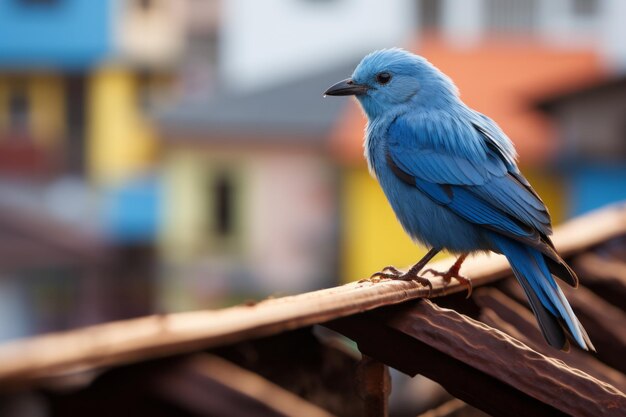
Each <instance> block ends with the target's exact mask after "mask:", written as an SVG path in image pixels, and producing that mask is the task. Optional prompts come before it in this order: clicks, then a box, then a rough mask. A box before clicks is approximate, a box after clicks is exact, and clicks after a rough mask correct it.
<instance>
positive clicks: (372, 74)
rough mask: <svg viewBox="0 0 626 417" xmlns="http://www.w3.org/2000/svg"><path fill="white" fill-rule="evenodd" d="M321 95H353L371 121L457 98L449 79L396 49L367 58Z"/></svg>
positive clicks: (441, 104) (373, 53)
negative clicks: (402, 108)
mask: <svg viewBox="0 0 626 417" xmlns="http://www.w3.org/2000/svg"><path fill="white" fill-rule="evenodd" d="M324 94H325V95H329V96H348V95H353V96H355V97H356V98H357V99H358V100H359V102H360V103H361V105H362V106H363V109H364V110H365V113H366V114H367V116H368V118H369V119H370V120H372V119H375V118H376V117H379V116H382V115H384V114H385V113H387V112H389V111H397V110H398V109H399V108H400V107H404V106H421V105H424V106H429V107H431V108H432V107H437V106H444V105H446V104H449V102H450V101H452V100H457V99H458V92H457V89H456V87H455V86H454V84H453V83H452V81H451V80H450V78H448V77H447V76H446V75H445V74H443V73H442V72H441V71H439V70H438V69H437V68H435V67H434V66H433V65H432V64H431V63H430V62H428V61H427V60H426V59H425V58H423V57H421V56H418V55H415V54H412V53H410V52H407V51H405V50H403V49H399V48H393V49H383V50H380V51H376V52H372V53H371V54H369V55H367V56H366V57H365V58H363V60H362V61H361V62H360V63H359V65H358V66H357V67H356V69H355V70H354V73H353V74H352V77H350V78H348V79H346V80H343V81H340V82H338V83H337V84H335V85H333V86H331V87H330V88H329V89H328V90H326V92H325V93H324Z"/></svg>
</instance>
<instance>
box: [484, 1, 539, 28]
mask: <svg viewBox="0 0 626 417" xmlns="http://www.w3.org/2000/svg"><path fill="white" fill-rule="evenodd" d="M486 7H487V19H486V20H487V27H488V28H489V30H490V31H491V32H496V33H513V34H519V35H525V34H531V33H533V32H534V30H535V25H536V17H537V11H538V1H537V0H488V1H487V3H486Z"/></svg>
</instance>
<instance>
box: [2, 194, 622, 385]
mask: <svg viewBox="0 0 626 417" xmlns="http://www.w3.org/2000/svg"><path fill="white" fill-rule="evenodd" d="M624 233H626V209H625V208H624V206H614V207H611V208H609V209H605V210H602V211H599V212H596V213H592V214H590V215H588V216H585V217H582V218H579V219H576V220H574V221H572V222H570V223H568V224H566V225H563V226H562V227H560V228H559V229H558V230H557V232H556V234H555V239H554V240H555V243H556V244H557V246H558V247H559V249H560V251H561V253H562V254H563V255H567V254H570V253H575V252H579V251H581V250H584V249H585V248H587V247H590V246H593V245H596V244H598V243H600V242H603V241H605V240H607V239H610V238H612V237H615V236H619V235H623V234H624ZM450 263H451V260H445V261H442V262H440V263H437V264H434V265H432V266H433V267H434V268H437V269H444V268H446V267H447V266H449V265H450ZM463 273H465V274H466V275H468V276H470V277H471V278H472V281H473V284H474V286H476V287H477V286H480V285H483V284H486V283H489V282H492V281H494V280H496V279H498V278H500V277H502V276H506V275H508V274H510V270H509V268H508V264H507V263H506V260H505V259H504V258H503V257H501V256H477V257H475V258H472V259H469V260H468V261H467V262H466V263H465V264H464V269H463ZM432 282H433V291H432V294H430V295H432V296H439V295H444V294H449V293H454V292H460V291H465V287H464V286H461V285H458V283H456V282H453V283H452V284H451V285H449V286H447V287H446V286H444V284H443V281H442V280H441V279H440V278H433V279H432ZM428 295H429V291H428V289H427V288H424V287H421V286H420V285H417V284H415V283H411V282H401V281H383V282H379V283H371V282H365V283H353V284H347V285H344V286H340V287H336V288H330V289H325V290H320V291H314V292H311V293H306V294H300V295H296V296H291V297H284V298H280V299H272V300H266V301H263V302H260V303H258V304H256V305H253V306H237V307H232V308H228V309H223V310H218V311H197V312H188V313H180V314H169V315H160V316H150V317H145V318H139V319H133V320H126V321H121V322H114V323H107V324H102V325H98V326H92V327H88V328H84V329H80V330H76V331H70V332H64V333H57V334H50V335H45V336H40V337H35V338H32V339H29V340H24V341H18V342H14V343H8V344H5V345H3V346H0V386H10V385H11V384H14V383H29V381H36V380H38V379H41V378H49V377H54V376H58V375H67V374H71V373H75V372H82V371H85V370H93V369H98V368H100V367H106V366H112V365H119V364H124V363H131V362H135V361H143V360H146V359H150V358H156V357H163V356H169V355H174V354H179V353H185V352H193V351H196V350H199V349H204V348H209V347H215V346H220V345H225V344H230V343H235V342H238V341H241V340H245V339H251V338H256V337H261V336H266V335H271V334H276V333H279V332H283V331H287V330H291V329H295V328H299V327H304V326H308V325H311V324H316V323H321V322H325V321H328V320H332V319H336V318H339V317H345V316H349V315H352V314H355V313H359V312H363V311H368V310H372V309H376V308H378V307H381V306H386V305H391V304H397V303H402V302H404V301H407V300H411V299H415V298H420V297H427V296H428Z"/></svg>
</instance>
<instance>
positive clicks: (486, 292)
mask: <svg viewBox="0 0 626 417" xmlns="http://www.w3.org/2000/svg"><path fill="white" fill-rule="evenodd" d="M474 301H476V303H477V304H478V305H479V306H480V307H481V314H480V321H482V322H483V323H485V324H488V325H490V326H491V327H495V328H496V329H499V330H502V331H503V332H505V333H507V334H509V335H510V336H513V337H514V338H516V339H518V340H519V341H521V342H523V343H524V344H526V345H527V346H529V347H530V348H531V349H534V350H536V351H537V352H540V353H543V354H544V355H546V356H550V357H553V358H556V359H560V360H562V361H563V362H565V363H566V364H568V365H569V366H571V367H572V368H577V369H580V370H581V371H584V372H586V373H588V374H589V375H592V376H594V377H596V378H598V379H600V380H602V381H605V382H608V383H609V384H611V385H613V386H614V387H616V388H617V389H619V390H620V391H622V392H626V375H624V374H622V373H621V372H619V371H617V370H615V369H613V368H610V367H609V366H607V365H605V364H604V363H602V362H600V361H599V360H598V359H596V357H595V356H594V355H593V354H592V353H589V352H585V351H582V350H580V349H577V348H575V347H574V348H571V349H570V351H569V352H563V351H561V350H557V349H555V348H553V347H551V346H550V345H548V344H547V343H546V342H545V339H544V338H543V336H542V335H541V332H540V331H539V329H538V328H537V322H536V320H535V318H534V316H533V314H532V313H531V312H530V310H528V309H527V308H525V307H524V306H522V305H521V304H519V303H517V302H516V301H515V300H513V299H512V298H509V297H508V296H506V295H505V294H504V293H502V292H501V291H499V290H497V289H495V288H490V287H487V288H480V289H479V290H478V291H477V292H476V294H475V295H474ZM494 315H495V317H494Z"/></svg>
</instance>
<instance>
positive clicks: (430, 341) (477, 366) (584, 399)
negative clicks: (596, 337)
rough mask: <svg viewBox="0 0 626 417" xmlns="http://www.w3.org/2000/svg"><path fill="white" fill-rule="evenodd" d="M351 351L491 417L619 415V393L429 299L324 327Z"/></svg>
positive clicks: (624, 411) (623, 407)
mask: <svg viewBox="0 0 626 417" xmlns="http://www.w3.org/2000/svg"><path fill="white" fill-rule="evenodd" d="M328 326H329V327H331V328H332V329H334V330H336V331H339V332H340V333H342V334H344V335H346V336H347V337H350V338H351V339H353V340H354V341H356V342H357V344H358V345H359V349H360V350H361V351H362V352H363V353H364V354H367V355H369V356H373V357H376V358H377V359H378V360H381V361H383V362H385V363H386V364H387V365H389V366H392V367H394V368H396V369H398V370H400V371H402V372H404V373H407V374H409V375H415V374H417V373H419V374H422V375H424V376H426V377H428V378H430V379H433V380H434V381H436V382H439V383H440V384H441V385H442V386H443V387H444V388H445V389H446V390H447V391H448V392H450V393H451V394H452V395H454V396H455V397H457V398H459V399H461V400H463V401H465V402H467V403H468V404H470V405H472V406H474V407H476V408H479V409H481V410H483V411H485V412H487V413H489V414H492V415H495V416H511V417H514V416H521V415H528V416H530V415H532V416H559V415H575V416H580V417H584V416H589V417H593V416H600V415H620V413H621V415H626V395H625V394H623V393H622V392H620V391H619V390H618V389H616V388H615V387H613V386H611V385H609V384H607V383H605V382H602V381H600V380H597V379H596V378H594V377H592V376H590V375H587V374H585V373H584V372H582V371H580V370H577V369H573V368H570V367H569V366H567V365H566V364H564V363H563V362H561V361H558V360H555V359H552V358H549V357H546V356H544V355H542V354H541V353H538V352H536V351H534V350H532V349H530V348H529V347H527V346H526V345H524V344H523V343H521V342H519V341H518V340H516V339H514V338H512V337H511V336H509V335H507V334H505V333H503V332H501V331H499V330H497V329H494V328H491V327H489V326H487V325H486V324H484V323H481V322H478V321H476V320H473V319H471V318H469V317H467V316H463V315H461V314H459V313H457V312H455V311H453V310H448V309H442V308H440V307H438V306H436V305H435V304H433V303H432V302H430V301H429V300H422V301H420V302H414V303H408V304H405V305H402V306H395V307H390V308H387V309H381V310H378V311H371V312H368V313H364V314H359V315H354V316H352V317H347V318H342V319H338V320H335V321H333V322H330V323H328Z"/></svg>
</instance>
